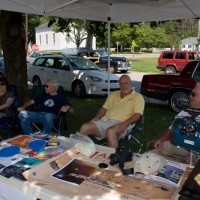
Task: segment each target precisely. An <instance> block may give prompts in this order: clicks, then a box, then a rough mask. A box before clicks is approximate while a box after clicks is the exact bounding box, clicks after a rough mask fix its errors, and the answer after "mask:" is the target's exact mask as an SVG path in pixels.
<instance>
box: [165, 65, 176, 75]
mask: <svg viewBox="0 0 200 200" xmlns="http://www.w3.org/2000/svg"><path fill="white" fill-rule="evenodd" d="M165 73H166V74H175V73H176V69H175V68H174V67H173V66H168V67H166V68H165Z"/></svg>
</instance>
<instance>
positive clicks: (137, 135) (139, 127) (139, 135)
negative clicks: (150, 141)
mask: <svg viewBox="0 0 200 200" xmlns="http://www.w3.org/2000/svg"><path fill="white" fill-rule="evenodd" d="M127 135H128V141H129V144H130V145H129V146H132V147H133V148H132V151H133V152H135V153H140V152H141V150H142V147H144V144H143V142H142V140H143V137H144V116H141V117H140V119H139V120H138V121H137V122H136V123H135V126H132V125H130V126H129V128H128V132H127ZM127 135H126V136H127ZM126 136H124V137H121V138H120V139H119V146H121V145H122V146H123V144H124V140H126ZM92 139H93V140H95V141H96V140H97V139H96V138H94V137H92ZM95 143H98V144H100V145H103V146H106V145H107V140H106V139H103V140H102V141H100V142H99V141H98V142H95Z"/></svg>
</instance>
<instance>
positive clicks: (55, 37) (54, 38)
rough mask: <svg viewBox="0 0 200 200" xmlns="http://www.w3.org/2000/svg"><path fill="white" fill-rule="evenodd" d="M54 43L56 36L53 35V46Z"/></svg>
mask: <svg viewBox="0 0 200 200" xmlns="http://www.w3.org/2000/svg"><path fill="white" fill-rule="evenodd" d="M55 43H56V35H55V33H53V44H55Z"/></svg>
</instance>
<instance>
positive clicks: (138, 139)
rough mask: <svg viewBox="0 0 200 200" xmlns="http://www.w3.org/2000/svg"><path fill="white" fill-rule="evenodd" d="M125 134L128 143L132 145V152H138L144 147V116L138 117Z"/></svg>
mask: <svg viewBox="0 0 200 200" xmlns="http://www.w3.org/2000/svg"><path fill="white" fill-rule="evenodd" d="M127 134H128V140H129V143H132V146H133V147H134V148H133V152H135V153H140V152H141V150H142V148H143V147H144V144H143V138H144V116H141V117H140V119H139V120H138V121H137V122H136V124H135V126H134V127H132V128H130V129H129V130H128V133H127Z"/></svg>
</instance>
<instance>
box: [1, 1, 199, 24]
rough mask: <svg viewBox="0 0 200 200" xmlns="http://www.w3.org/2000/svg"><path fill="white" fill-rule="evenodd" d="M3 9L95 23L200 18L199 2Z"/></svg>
mask: <svg viewBox="0 0 200 200" xmlns="http://www.w3.org/2000/svg"><path fill="white" fill-rule="evenodd" d="M0 7H1V9H2V10H8V11H15V12H22V13H29V14H36V15H47V16H57V17H66V18H75V19H86V20H94V21H108V19H110V22H111V23H115V22H145V21H163V20H173V19H186V18H198V17H200V4H199V0H34V1H33V0H1V1H0Z"/></svg>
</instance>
